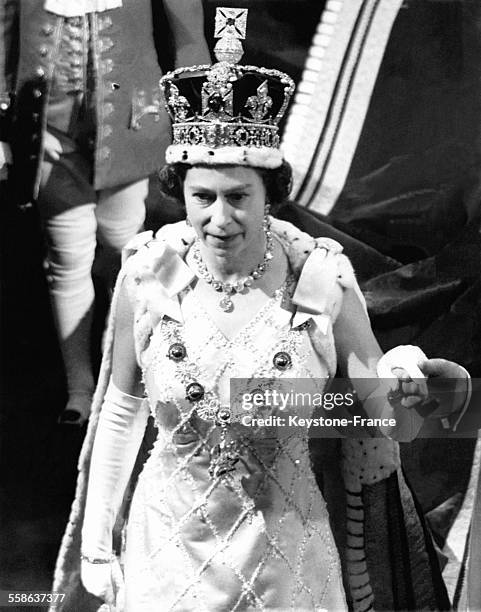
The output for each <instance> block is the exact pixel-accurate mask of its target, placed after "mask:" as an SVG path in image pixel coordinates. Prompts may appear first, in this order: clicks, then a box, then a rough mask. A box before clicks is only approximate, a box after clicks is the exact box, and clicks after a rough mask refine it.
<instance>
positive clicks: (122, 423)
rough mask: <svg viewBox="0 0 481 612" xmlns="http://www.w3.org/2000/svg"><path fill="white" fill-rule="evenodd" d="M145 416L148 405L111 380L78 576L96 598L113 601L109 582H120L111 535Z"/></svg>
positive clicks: (95, 457)
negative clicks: (113, 554) (120, 388)
mask: <svg viewBox="0 0 481 612" xmlns="http://www.w3.org/2000/svg"><path fill="white" fill-rule="evenodd" d="M148 416H149V409H148V405H147V402H144V400H143V399H141V398H138V397H133V396H132V395H128V394H126V393H123V392H122V391H120V390H119V389H118V388H117V387H116V386H115V385H114V383H113V382H112V380H111V381H110V383H109V386H108V389H107V392H106V394H105V399H104V403H103V405H102V409H101V412H100V416H99V423H98V427H97V432H96V434H95V441H94V446H93V450H92V458H91V463H90V473H89V483H88V490H87V500H86V506H85V517H84V522H83V526H82V559H83V561H82V565H81V578H82V582H83V584H84V586H85V588H86V589H87V591H89V592H90V593H92V594H93V595H96V596H97V597H101V598H110V597H113V596H114V595H115V594H116V593H115V589H114V587H113V585H112V582H113V581H114V585H115V584H116V583H120V582H121V581H119V573H120V576H121V570H120V566H119V565H118V562H117V561H116V560H114V561H111V562H109V560H110V559H111V558H112V531H113V527H114V524H115V519H116V516H117V513H118V511H119V508H120V505H121V503H122V499H123V496H124V493H125V489H126V487H127V484H128V481H129V478H130V475H131V473H132V468H133V466H134V463H135V459H136V457H137V453H138V451H139V447H140V444H141V442H142V438H143V435H144V432H145V427H146V424H147V419H148ZM87 558H90V559H95V560H96V561H97V562H96V563H92V562H89V561H88V560H86V559H87ZM101 561H104V562H101ZM119 589H120V587H119ZM119 589H117V591H118V590H119ZM120 590H121V589H120ZM117 596H118V595H117Z"/></svg>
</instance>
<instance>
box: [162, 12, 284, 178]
mask: <svg viewBox="0 0 481 612" xmlns="http://www.w3.org/2000/svg"><path fill="white" fill-rule="evenodd" d="M246 24H247V9H235V8H217V12H216V21H215V37H216V38H218V39H219V40H218V42H217V44H216V46H215V49H214V53H215V56H216V59H217V60H218V61H217V63H215V64H213V65H200V66H189V67H186V68H178V69H177V70H173V71H172V72H169V73H167V74H166V75H164V76H163V77H162V79H161V80H160V87H161V90H162V92H163V94H164V99H165V105H166V108H167V111H168V113H169V115H170V117H171V119H172V129H173V136H172V144H171V145H170V146H169V147H168V149H167V151H166V161H167V163H175V162H184V163H187V164H199V163H202V164H209V165H210V164H212V165H213V164H241V165H248V166H254V167H262V168H276V167H278V166H280V165H281V164H282V160H283V156H282V153H281V151H280V150H279V133H278V132H279V127H278V125H279V122H280V120H281V119H282V117H283V115H284V113H285V111H286V109H287V106H288V104H289V100H290V98H291V96H292V94H293V93H294V81H293V80H292V79H291V78H290V77H289V76H288V75H287V74H285V73H283V72H280V71H279V70H273V69H269V68H261V67H258V66H247V65H240V64H238V63H237V62H239V60H240V59H241V58H242V55H243V48H242V43H241V40H243V39H245V35H246Z"/></svg>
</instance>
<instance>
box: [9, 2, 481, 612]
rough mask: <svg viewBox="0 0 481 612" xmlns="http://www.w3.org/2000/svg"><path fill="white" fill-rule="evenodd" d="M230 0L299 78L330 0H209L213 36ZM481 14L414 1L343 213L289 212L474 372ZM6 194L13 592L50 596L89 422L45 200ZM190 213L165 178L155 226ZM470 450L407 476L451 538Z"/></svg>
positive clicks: (461, 448) (409, 457)
mask: <svg viewBox="0 0 481 612" xmlns="http://www.w3.org/2000/svg"><path fill="white" fill-rule="evenodd" d="M219 5H220V6H236V7H247V8H250V9H251V11H250V15H249V19H248V38H247V41H246V45H245V46H246V53H245V56H244V59H243V61H245V62H249V63H254V64H259V65H265V66H268V67H276V68H280V69H282V70H285V71H286V72H288V73H290V74H291V75H292V76H293V77H294V78H295V80H296V81H298V80H299V79H300V77H301V74H302V66H303V63H304V59H305V56H306V53H307V49H308V47H309V44H310V41H311V38H312V35H313V33H314V31H315V28H316V26H317V23H318V20H319V16H320V14H321V9H322V6H323V4H322V2H318V1H317V0H311V1H309V0H289V1H280V0H270V1H259V0H256V2H253V1H252V0H251V1H243V2H239V1H236V2H229V1H223V2H214V1H210V0H209V1H206V2H205V9H206V29H207V37H208V40H209V41H210V40H211V38H212V37H211V32H212V25H211V24H213V13H214V10H215V7H216V6H219ZM479 13H480V10H479V9H478V7H477V6H476V3H475V2H473V3H469V2H464V3H462V2H460V1H449V0H445V1H442V2H441V1H439V2H435V1H431V0H417V1H415V0H412V1H410V2H406V3H405V5H404V8H402V9H401V11H400V13H399V16H398V18H397V20H396V23H395V26H394V28H393V33H392V36H391V39H390V42H389V45H388V48H387V51H386V56H385V58H384V61H383V64H382V66H381V70H380V74H379V78H378V81H377V84H376V88H375V91H374V95H373V98H372V101H371V105H370V108H369V112H368V116H367V119H366V123H365V126H364V129H363V132H362V135H361V139H360V142H359V146H358V150H357V152H356V156H355V158H354V161H353V164H352V168H351V172H350V175H349V177H348V181H347V183H346V187H345V190H344V192H343V193H342V195H341V197H340V199H339V202H338V204H337V205H336V207H335V209H334V210H333V212H332V214H331V215H330V218H329V219H323V220H322V219H318V218H314V217H312V216H310V215H309V213H305V212H304V211H299V210H297V209H296V208H290V209H287V210H286V211H285V212H284V216H285V217H286V218H288V219H291V220H293V221H295V222H296V223H297V224H298V225H300V226H303V227H308V228H309V229H310V230H312V231H313V232H316V231H318V232H321V233H322V228H323V226H322V225H320V224H319V223H320V222H321V221H324V222H328V223H329V224H331V225H332V226H333V227H335V228H336V229H337V230H340V231H342V232H345V234H346V236H345V237H343V236H342V235H341V241H342V242H344V243H345V244H346V251H347V252H348V254H349V255H350V256H351V258H352V259H353V262H354V265H355V268H356V269H357V271H358V276H359V278H360V280H361V281H363V285H364V289H365V290H366V291H367V292H368V301H369V304H370V309H371V316H372V319H373V323H374V326H375V330H376V333H377V335H378V337H379V339H380V341H381V343H382V344H383V345H384V346H385V347H386V348H389V347H390V346H393V345H395V344H397V343H416V344H420V345H421V346H422V348H424V349H425V350H426V351H427V352H428V353H429V354H430V355H432V356H437V355H439V356H445V357H448V358H452V359H455V360H457V361H458V362H459V363H462V364H463V365H465V366H466V367H467V368H468V369H470V370H471V372H472V374H473V375H480V373H481V363H480V354H481V352H480V350H479V349H480V347H481V342H480V340H481V330H480V323H479V318H480V317H479V307H480V286H479V270H480V267H479V253H480V250H479V247H480V244H479V170H480V160H479V124H480V117H481V112H480V111H481V91H480V89H481V86H480V76H481V70H480V61H479V58H481V53H480V51H481V48H480V47H481V34H480V31H479V29H478V23H479V20H480V15H479ZM0 190H1V191H0V197H2V205H1V207H0V216H1V219H0V223H1V226H0V227H1V230H0V231H1V255H2V257H1V265H2V270H1V272H2V274H1V292H2V301H1V308H2V311H1V315H2V317H1V325H2V327H1V330H0V331H1V367H2V373H1V374H2V376H1V385H2V387H1V394H0V401H1V411H0V432H1V433H0V435H1V438H0V443H1V446H0V460H1V466H2V470H1V482H0V486H1V491H0V492H1V532H0V538H1V539H0V568H1V569H0V589H16V590H20V589H32V590H48V589H49V587H50V581H51V573H52V570H53V566H54V562H55V557H56V553H57V549H58V545H59V541H60V537H61V535H62V533H63V529H64V526H65V523H66V520H67V516H68V511H69V507H70V503H71V501H72V496H73V491H74V485H75V477H76V460H77V456H78V452H79V450H80V445H81V442H82V438H83V434H84V431H83V430H77V429H75V428H69V427H66V426H63V427H61V426H59V425H57V422H56V421H57V416H58V414H59V412H60V411H61V410H62V408H63V406H64V403H65V399H66V394H65V386H64V376H63V371H62V365H61V361H60V356H59V351H58V347H57V344H56V339H55V332H54V328H53V323H52V318H51V313H50V308H49V303H48V296H47V289H46V284H45V278H44V270H43V259H44V245H43V241H42V236H41V232H40V229H39V225H38V219H37V215H36V211H35V208H34V207H33V208H31V209H28V210H25V211H20V210H18V209H17V207H16V206H15V202H12V201H10V200H9V199H8V198H7V197H6V193H5V188H4V186H2V187H0ZM177 218H179V211H178V210H177V209H176V208H175V207H173V206H172V204H169V203H168V202H163V201H161V200H160V197H159V195H158V191H157V188H156V185H155V180H153V181H152V185H151V193H150V196H149V206H148V221H147V226H148V227H149V228H153V229H156V228H158V227H159V226H160V225H162V224H164V223H165V222H167V221H171V220H176V219H177ZM349 236H350V237H351V239H349ZM99 298H100V300H99V301H100V304H103V307H104V308H103V313H102V308H100V309H99V314H98V317H97V322H98V323H97V330H96V332H95V336H96V338H97V339H98V338H99V337H100V330H101V328H102V326H103V314H105V309H106V304H107V301H106V298H105V297H103V296H101V295H100V296H99ZM472 448H473V442H472V441H469V440H462V441H459V440H450V441H444V440H443V441H440V442H433V441H419V442H417V443H415V444H412V445H410V446H409V448H405V449H403V455H404V461H405V469H406V470H407V472H408V475H409V477H410V480H411V483H412V484H413V486H414V488H415V490H416V492H417V494H418V497H419V499H420V502H421V504H422V506H423V508H424V510H425V511H426V512H427V513H429V516H430V517H431V520H432V524H433V526H434V527H435V529H436V538H437V540H438V543H440V544H442V541H443V537H444V534H445V533H446V529H447V528H448V526H449V524H450V520H451V518H452V515H453V513H454V512H455V510H456V508H457V507H458V505H459V502H460V500H461V499H462V490H463V487H464V485H465V483H466V480H467V477H468V473H469V472H468V470H469V465H470V460H471V454H472ZM440 504H444V510H443V511H442V512H440V511H439V505H440ZM10 609H11V608H10Z"/></svg>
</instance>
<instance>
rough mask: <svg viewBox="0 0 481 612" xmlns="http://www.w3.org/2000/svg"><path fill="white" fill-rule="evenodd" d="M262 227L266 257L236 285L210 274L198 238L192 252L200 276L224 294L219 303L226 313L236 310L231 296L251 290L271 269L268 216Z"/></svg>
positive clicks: (270, 238) (270, 239)
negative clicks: (256, 281)
mask: <svg viewBox="0 0 481 612" xmlns="http://www.w3.org/2000/svg"><path fill="white" fill-rule="evenodd" d="M262 227H263V230H264V235H265V237H266V250H265V253H264V257H263V259H262V261H261V263H260V264H258V265H257V266H256V268H254V270H252V272H251V273H250V274H248V275H247V276H246V277H245V278H241V279H239V280H237V281H236V282H235V283H224V282H223V281H220V280H218V279H216V278H214V276H213V275H212V274H211V273H210V272H209V269H208V268H207V265H206V263H205V262H204V260H203V259H202V255H201V253H200V246H199V245H200V241H199V239H198V238H197V239H196V240H195V242H194V246H193V247H192V249H193V251H192V252H193V258H194V261H195V264H196V266H197V270H198V272H199V276H200V277H201V278H203V279H204V280H205V282H206V283H207V284H209V285H212V287H213V289H214V290H215V291H218V292H219V293H223V297H222V299H221V300H220V301H219V307H220V308H221V309H222V310H223V311H224V312H232V311H233V310H234V302H233V301H232V297H231V296H232V295H234V293H240V292H241V291H244V290H245V289H249V287H250V286H251V285H252V283H253V282H254V281H255V280H257V279H258V278H260V277H261V276H262V275H263V274H264V272H265V271H266V270H267V268H268V267H269V263H270V261H271V259H272V258H273V238H272V232H271V225H270V221H269V218H268V217H267V216H266V217H265V218H264V221H263V222H262Z"/></svg>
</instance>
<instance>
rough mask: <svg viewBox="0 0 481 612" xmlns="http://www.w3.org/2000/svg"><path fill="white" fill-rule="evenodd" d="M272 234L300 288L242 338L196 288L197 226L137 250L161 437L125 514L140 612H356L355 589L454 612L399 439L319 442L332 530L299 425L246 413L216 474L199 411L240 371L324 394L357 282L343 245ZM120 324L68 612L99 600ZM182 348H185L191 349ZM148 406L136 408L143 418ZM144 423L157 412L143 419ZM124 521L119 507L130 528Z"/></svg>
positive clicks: (127, 270)
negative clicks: (195, 386)
mask: <svg viewBox="0 0 481 612" xmlns="http://www.w3.org/2000/svg"><path fill="white" fill-rule="evenodd" d="M272 229H273V233H274V234H275V236H276V238H277V239H278V240H280V242H281V244H282V245H283V248H284V250H285V252H286V254H287V257H288V260H289V264H290V269H291V271H292V273H293V276H294V278H295V279H296V280H295V282H294V285H295V286H287V287H284V288H283V289H282V291H279V292H278V293H277V294H276V295H275V296H274V297H273V298H272V299H271V300H269V302H268V303H267V304H266V305H265V307H264V308H263V309H262V310H261V311H260V312H259V313H258V315H257V316H255V317H254V319H253V320H252V321H251V322H250V323H249V324H248V325H247V326H246V327H245V328H244V329H242V330H241V331H240V332H239V333H238V334H236V336H235V337H234V338H232V339H230V340H229V339H227V338H226V337H224V336H223V335H222V334H221V333H220V332H219V330H218V329H217V328H216V326H215V324H214V323H213V321H212V320H211V318H210V316H209V314H207V313H206V312H205V311H204V310H203V309H202V307H201V305H200V304H199V303H198V302H197V301H196V299H195V295H194V294H193V293H192V292H191V290H190V286H191V283H192V279H193V274H192V272H191V271H190V270H189V269H188V268H187V266H185V264H184V262H183V258H184V257H185V253H186V251H187V249H188V246H189V244H191V242H192V239H193V238H192V236H191V235H189V232H190V230H189V228H187V227H186V226H185V224H184V223H179V224H174V225H172V226H165V227H164V228H162V230H161V231H160V233H159V235H158V237H157V238H156V239H154V240H152V237H151V234H150V233H145V234H143V235H140V236H138V237H137V238H136V239H134V240H133V241H131V243H130V244H129V245H128V248H127V254H130V255H131V257H129V258H128V260H127V262H126V264H125V266H124V268H123V270H122V272H121V275H120V277H119V282H118V284H117V289H116V291H115V293H114V298H113V302H112V312H115V304H116V300H117V295H118V293H119V287H120V286H121V285H122V284H123V283H124V282H125V283H127V287H128V289H129V294H130V296H131V299H132V302H133V305H134V311H135V325H134V336H135V342H136V352H137V360H138V362H139V364H140V366H141V368H142V370H143V373H144V382H145V387H146V391H147V394H148V396H149V400H150V407H151V412H152V413H153V415H154V418H155V420H156V422H157V426H158V438H157V441H156V443H155V446H154V449H153V450H152V452H151V455H150V457H149V458H148V459H147V462H146V463H145V464H144V467H143V471H142V473H141V475H140V478H139V480H138V482H137V486H136V488H135V493H134V498H133V502H132V506H131V512H130V517H129V519H128V522H127V524H128V526H127V541H126V551H125V555H124V559H123V561H124V569H125V580H126V589H127V593H126V596H127V599H126V606H127V607H126V609H127V612H132V611H133V612H146V611H150V610H155V611H156V612H157V611H160V610H161V611H162V612H164V611H165V610H169V609H170V610H177V611H179V610H184V611H189V612H191V611H193V610H195V611H197V610H207V611H208V612H211V611H215V610H218V611H220V610H221V611H222V612H224V610H225V611H230V610H278V611H284V610H290V609H292V610H296V611H297V610H309V611H311V610H322V609H325V610H329V612H331V611H337V610H345V609H346V599H347V604H348V606H349V610H353V611H354V612H366V611H367V610H372V609H379V610H394V609H396V610H401V609H402V610H420V609H427V610H448V609H450V605H449V601H448V599H447V593H446V589H445V587H444V585H443V583H442V579H441V573H440V569H439V564H438V561H437V557H436V554H435V551H434V549H433V546H432V543H431V538H430V536H429V534H428V532H427V529H426V526H425V525H424V521H423V518H422V515H420V514H419V511H418V509H417V507H416V504H415V501H414V499H413V496H412V494H411V492H410V490H409V487H408V486H407V484H406V482H405V480H404V478H403V474H402V469H401V465H400V458H399V446H398V444H397V443H396V442H394V441H392V440H388V439H382V438H381V439H380V438H373V439H371V440H367V439H364V440H355V439H351V438H347V439H344V440H335V439H334V440H327V439H319V440H315V443H316V453H315V456H316V474H318V476H319V478H320V479H321V481H322V487H323V494H324V496H325V499H326V502H327V507H328V508H329V511H330V523H331V526H332V528H333V530H334V531H333V533H331V529H330V526H329V520H328V514H327V509H326V504H325V502H324V499H323V495H321V493H320V491H319V489H318V487H317V485H316V482H315V479H314V476H313V473H312V471H311V466H310V461H309V454H308V449H307V439H306V436H305V435H304V436H303V435H301V432H299V431H298V432H297V435H295V436H291V437H290V438H289V437H287V436H286V435H281V434H282V432H281V431H279V435H278V437H277V438H263V436H262V431H256V430H252V429H249V431H248V432H246V431H245V428H244V429H243V428H242V426H241V424H240V423H239V422H236V421H235V418H234V422H233V424H232V425H229V426H228V428H227V429H228V438H229V441H234V445H235V453H236V456H238V458H239V460H238V461H237V463H236V465H235V470H233V471H231V472H229V473H227V474H226V475H224V476H222V477H220V476H218V477H212V476H211V474H210V473H209V471H210V470H209V468H211V465H212V457H213V456H214V457H215V453H214V454H212V450H213V449H215V448H216V445H217V442H218V440H219V429H220V427H214V425H213V424H212V422H205V421H202V420H201V419H199V418H198V416H196V415H195V414H194V408H196V409H197V410H198V411H199V412H201V413H203V412H205V411H206V410H208V408H209V406H210V405H211V404H213V405H214V406H219V405H228V403H229V399H230V398H229V384H228V381H229V378H230V377H231V376H246V377H251V376H267V377H270V376H274V377H276V378H295V377H299V376H302V377H308V378H309V377H316V378H317V380H318V381H319V385H320V388H319V389H318V391H321V390H322V389H323V388H324V385H325V382H326V380H327V377H328V376H329V375H333V374H334V371H335V363H336V357H335V350H334V342H333V336H332V322H333V321H334V319H335V317H336V313H337V312H338V310H339V306H340V303H341V300H342V288H343V287H346V286H350V287H352V288H353V289H354V290H356V291H359V288H358V286H357V284H356V281H355V278H354V275H353V272H352V267H351V266H350V263H349V261H348V260H347V258H345V257H344V256H343V255H342V254H341V251H342V247H341V245H339V244H338V243H337V242H335V241H333V240H329V239H325V238H320V239H313V238H311V237H310V236H308V235H307V234H303V233H302V232H300V231H299V230H297V229H296V228H294V227H293V226H292V225H291V224H289V223H286V222H283V221H279V220H276V219H272ZM179 262H180V264H179ZM186 270H189V272H188V274H186ZM294 289H295V292H294V293H293V290H294ZM179 296H180V298H181V299H180V300H179ZM180 302H181V303H182V305H180ZM294 303H295V304H296V306H295V308H293V304H294ZM292 310H294V311H295V312H293V311H292ZM307 321H309V322H310V327H309V329H307V327H306V325H304V324H305V323H307ZM114 327H115V317H113V316H111V317H110V320H109V325H108V330H107V334H106V344H105V347H106V348H105V352H104V358H103V363H102V368H101V372H100V377H99V383H98V387H97V391H96V394H95V397H94V402H93V406H92V415H91V418H90V420H89V427H88V431H87V434H86V437H85V441H84V445H83V448H82V452H81V455H80V458H79V478H78V481H77V489H76V495H75V500H74V502H73V504H72V511H71V515H70V519H69V523H68V525H67V528H66V531H65V534H64V537H63V540H62V545H61V548H60V551H59V555H58V560H57V565H56V569H55V576H54V584H53V591H56V592H62V593H66V597H65V598H64V600H63V601H62V602H61V604H60V605H58V606H57V607H56V612H78V610H83V611H85V612H94V611H97V610H99V600H98V599H97V598H95V597H94V596H92V595H90V594H89V593H87V592H86V591H85V589H84V588H83V586H82V583H81V580H80V563H79V560H80V547H81V527H82V520H83V512H84V507H85V496H86V490H87V483H88V473H89V467H90V457H91V450H92V445H93V441H94V438H95V433H96V428H97V423H98V418H99V413H100V411H101V406H102V402H103V398H104V394H105V391H106V389H107V385H108V381H109V378H110V374H111V356H112V342H113V335H114ZM173 344H182V345H183V346H184V347H185V353H186V354H185V357H184V358H183V359H181V360H175V359H172V358H169V357H168V355H169V348H171V347H172V345H173ZM279 352H284V353H288V355H289V358H290V360H291V364H290V367H289V368H287V369H285V370H281V369H279V368H278V367H276V364H275V360H274V357H275V355H276V354H277V353H279ZM170 354H171V356H175V355H177V356H179V353H178V351H175V354H173V353H170ZM279 363H280V362H279V360H277V366H279ZM284 363H285V359H284ZM192 379H195V380H197V381H198V382H199V383H200V384H202V385H203V387H204V390H205V396H204V398H203V399H204V400H205V401H204V402H202V401H198V402H194V403H192V404H191V403H190V402H189V401H188V400H186V399H185V396H186V385H187V384H188V382H189V380H192ZM235 406H237V403H233V402H231V407H233V417H239V414H238V413H239V407H238V406H237V408H235ZM244 412H245V411H243V410H242V408H241V409H240V413H241V414H243V413H244ZM236 413H237V414H236ZM145 414H146V411H145V410H142V411H141V412H139V415H143V416H142V419H144V418H146V416H145ZM300 414H301V415H302V416H308V414H304V412H301V413H300ZM204 416H205V414H204ZM144 426H145V421H142V422H140V421H139V422H138V423H136V427H141V428H142V429H143V428H144ZM246 433H249V436H247V435H246ZM318 451H322V452H321V453H319V452H318ZM141 455H142V457H141V459H142V462H144V461H145V457H144V456H143V454H142V453H141ZM214 464H215V462H214ZM131 468H132V466H129V467H128V470H130V469H131ZM124 519H125V517H124V515H123V512H121V514H120V516H119V517H118V523H119V524H122V522H123V521H124ZM333 534H334V535H335V538H336V544H337V547H336V546H335V545H334V540H333ZM338 555H339V556H340V559H341V561H340V560H339V556H338ZM341 565H342V570H343V580H341V575H340V572H341ZM343 585H344V587H345V588H346V589H347V591H346V593H344V590H343Z"/></svg>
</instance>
